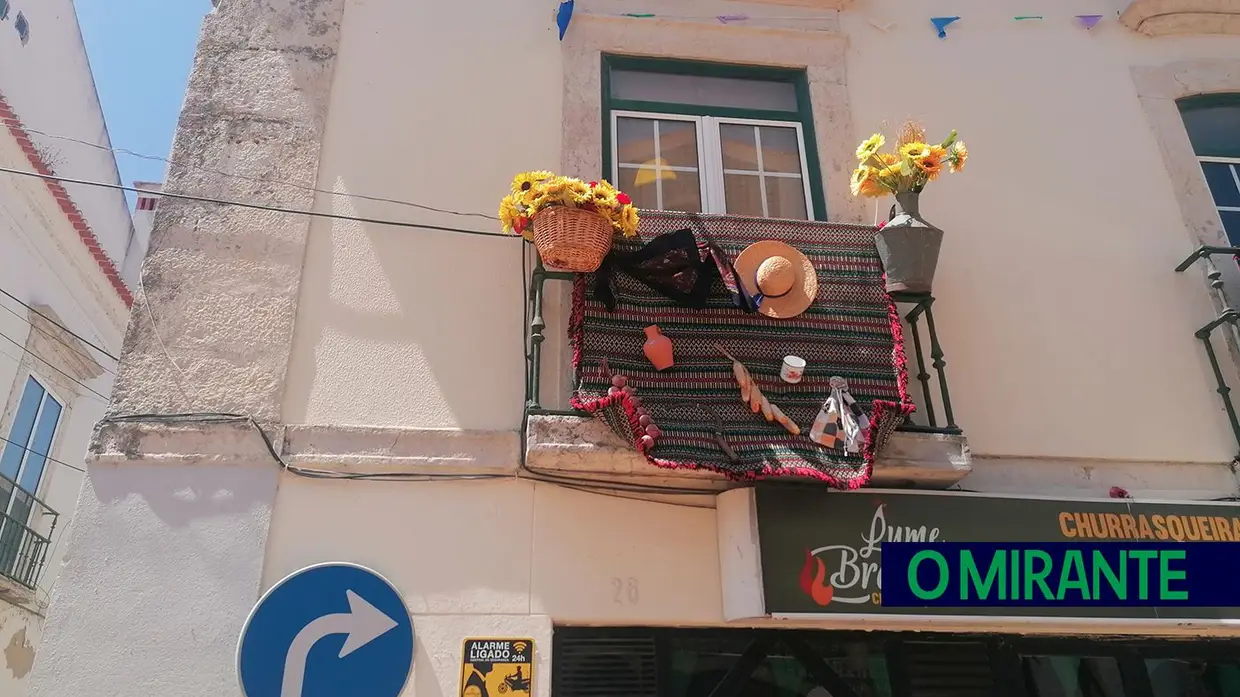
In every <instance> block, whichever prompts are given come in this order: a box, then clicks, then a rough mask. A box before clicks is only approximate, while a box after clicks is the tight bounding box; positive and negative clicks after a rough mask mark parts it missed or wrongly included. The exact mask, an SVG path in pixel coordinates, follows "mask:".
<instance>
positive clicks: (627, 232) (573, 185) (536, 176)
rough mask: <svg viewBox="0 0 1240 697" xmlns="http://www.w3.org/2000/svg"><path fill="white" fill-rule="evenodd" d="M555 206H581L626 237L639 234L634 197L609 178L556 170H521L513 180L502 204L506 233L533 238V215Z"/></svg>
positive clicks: (500, 209)
mask: <svg viewBox="0 0 1240 697" xmlns="http://www.w3.org/2000/svg"><path fill="white" fill-rule="evenodd" d="M555 207H565V208H578V209H581V210H585V211H589V212H592V213H595V214H597V215H598V216H599V217H601V218H603V219H604V220H606V221H607V222H608V223H609V224H610V225H611V228H612V230H613V231H615V232H619V233H620V234H622V235H624V236H625V237H633V236H635V235H636V234H637V209H636V208H634V207H633V199H631V198H629V196H628V194H626V193H624V192H623V191H620V190H619V189H617V188H616V187H614V186H612V185H611V184H609V183H608V182H606V181H603V180H600V181H591V182H587V181H582V180H580V179H574V178H572V177H562V176H558V175H556V174H555V173H553V172H546V171H534V172H522V173H521V174H518V175H517V176H516V177H514V178H513V180H512V192H511V193H509V194H508V195H507V196H505V197H504V198H503V200H501V201H500V203H499V219H500V222H501V223H502V224H503V226H504V232H512V233H514V234H517V235H521V236H522V237H524V238H525V239H527V240H532V239H533V227H534V226H533V221H534V217H535V216H536V215H538V214H539V213H540V212H542V211H544V210H546V209H548V208H555Z"/></svg>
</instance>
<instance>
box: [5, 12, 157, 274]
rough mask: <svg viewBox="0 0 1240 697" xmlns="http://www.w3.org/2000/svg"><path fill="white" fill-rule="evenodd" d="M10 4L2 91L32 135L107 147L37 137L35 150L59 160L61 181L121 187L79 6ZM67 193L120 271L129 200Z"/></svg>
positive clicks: (78, 190)
mask: <svg viewBox="0 0 1240 697" xmlns="http://www.w3.org/2000/svg"><path fill="white" fill-rule="evenodd" d="M10 4H11V5H12V9H11V11H10V13H9V19H8V20H7V21H5V22H0V91H3V93H4V95H5V97H6V98H7V99H8V100H9V104H10V105H11V106H12V107H13V110H14V111H16V112H17V114H18V116H19V117H21V119H22V122H23V123H24V124H25V125H26V126H27V127H29V128H32V129H36V130H39V131H43V132H44V133H50V134H53V135H57V136H68V137H70V138H74V139H77V140H82V141H86V142H87V143H90V144H93V145H94V146H102V147H92V146H91V145H84V144H81V143H75V142H72V141H69V140H64V139H61V138H49V137H47V136H44V135H40V134H31V140H33V141H34V143H35V144H36V145H38V146H41V147H43V148H46V150H47V151H48V152H50V153H52V154H53V155H54V157H53V158H52V159H53V160H55V161H53V162H49V163H48V164H49V165H51V166H52V168H53V170H54V171H55V172H56V173H57V174H60V175H62V176H66V177H72V178H74V179H88V180H92V181H102V182H107V183H110V184H120V183H121V179H120V173H119V171H118V170H117V168H116V158H115V157H114V155H113V154H112V153H111V152H110V151H109V150H108V149H107V148H111V147H112V144H111V140H110V139H109V138H108V129H107V126H106V124H105V123H104V120H103V112H102V111H101V109H100V106H99V98H98V95H97V94H96V92H95V80H94V76H93V75H92V74H91V71H90V63H89V62H88V60H87V57H86V48H85V46H84V45H83V43H82V35H81V32H80V31H79V28H78V23H77V14H76V13H75V12H74V9H73V0H37V2H36V1H35V0H12V2H11V3H10ZM18 12H22V13H23V14H25V15H26V19H27V20H28V21H29V22H30V41H29V42H28V43H27V44H26V45H25V46H23V45H22V43H21V40H20V39H19V38H18V35H17V30H16V29H14V28H13V22H14V21H15V20H16V18H17V13H18ZM18 162H19V164H18V166H19V167H20V168H22V169H29V166H28V165H27V163H26V161H25V160H24V159H23V160H20V161H18ZM10 164H11V163H10ZM5 176H6V177H8V176H9V175H5ZM65 188H66V189H67V190H68V191H69V195H70V196H71V197H72V198H73V202H74V203H76V204H77V205H78V208H79V209H80V210H81V211H82V216H83V217H84V218H86V220H87V222H89V223H90V225H91V228H92V229H94V231H95V235H96V236H98V238H99V244H100V246H102V247H103V249H104V251H105V252H106V253H107V254H108V256H109V257H111V258H112V260H113V261H115V262H116V265H117V267H118V268H119V267H120V265H121V263H122V262H123V261H124V260H125V251H126V248H127V247H128V245H129V241H130V236H131V235H132V226H131V225H130V222H129V210H128V206H127V205H126V203H125V195H124V193H123V192H121V191H115V190H111V189H102V188H99V187H86V186H77V185H73V184H66V185H65Z"/></svg>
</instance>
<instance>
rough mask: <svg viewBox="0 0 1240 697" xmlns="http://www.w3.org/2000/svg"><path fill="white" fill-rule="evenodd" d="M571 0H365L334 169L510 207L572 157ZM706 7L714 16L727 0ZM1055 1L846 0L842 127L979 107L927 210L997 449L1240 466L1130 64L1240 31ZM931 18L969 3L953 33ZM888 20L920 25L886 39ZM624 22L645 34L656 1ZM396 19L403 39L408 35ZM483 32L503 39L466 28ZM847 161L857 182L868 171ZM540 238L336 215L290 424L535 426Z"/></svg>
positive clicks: (955, 123)
mask: <svg viewBox="0 0 1240 697" xmlns="http://www.w3.org/2000/svg"><path fill="white" fill-rule="evenodd" d="M554 5H555V3H554V2H540V3H538V4H536V5H535V6H532V7H531V6H529V5H528V4H526V3H508V2H495V3H490V4H487V5H485V6H482V5H473V4H467V3H464V4H463V3H448V4H442V3H441V4H431V5H426V4H420V3H413V4H410V3H393V2H376V1H374V0H370V1H367V0H352V1H351V2H349V4H348V6H347V9H346V11H345V17H344V22H343V29H342V31H343V38H342V43H341V49H340V57H339V63H338V65H337V70H336V75H335V82H334V88H333V92H332V100H331V110H330V116H329V122H328V129H327V136H326V142H325V145H324V155H323V162H322V166H321V169H320V180H319V185H320V187H325V188H333V189H335V190H337V191H341V192H351V193H361V194H367V195H372V196H385V197H393V198H399V199H403V200H407V201H416V202H421V203H427V204H431V205H436V206H439V207H445V208H452V209H457V210H463V211H481V212H486V213H490V212H491V211H492V209H493V208H494V207H495V202H496V201H497V200H498V197H499V196H500V195H501V194H502V193H503V191H504V185H505V183H506V181H507V179H508V178H509V177H510V176H511V175H512V174H513V173H514V172H516V171H518V170H522V169H529V168H535V167H555V165H556V163H558V162H560V161H561V159H560V155H561V152H560V142H559V131H560V109H561V97H560V93H561V86H560V84H559V76H560V75H561V72H562V68H563V66H562V58H561V53H560V46H559V44H558V42H557V41H556V37H555V29H554V24H553V22H552V19H551V16H552V12H553V10H554ZM596 6H597V7H603V8H605V9H607V10H608V11H618V10H617V9H616V7H614V3H611V4H604V0H596V1H595V2H584V3H583V2H579V3H578V10H579V11H581V12H583V13H584V12H589V11H590V10H591V8H592V7H596ZM694 7H695V8H697V9H695V14H696V13H697V12H699V11H700V12H701V13H702V14H704V15H712V14H714V13H715V10H718V12H719V13H724V12H725V11H726V10H727V3H722V2H720V3H718V4H717V5H712V4H711V3H709V2H699V3H696V4H695V5H694ZM761 7H762V6H761V5H759V10H753V9H752V8H750V7H749V6H748V5H747V6H746V9H747V10H750V13H751V14H756V13H757V12H758V11H760V10H761ZM764 11H765V12H766V13H767V14H771V15H779V14H781V13H783V14H787V12H789V10H787V9H785V10H780V9H779V6H776V5H770V6H767V7H766V9H765V10H764ZM797 11H798V12H805V10H797ZM1028 11H1029V8H1028V7H1027V3H1026V4H1022V3H1020V2H1018V1H1017V0H1000V1H998V2H994V1H991V0H953V2H950V3H949V4H948V5H945V6H936V7H935V8H934V9H933V13H931V11H930V10H929V9H928V8H917V7H914V6H912V5H909V4H908V3H902V2H899V1H898V0H870V1H868V2H865V3H859V4H857V5H856V6H855V7H853V8H852V9H849V10H847V11H844V12H842V13H841V14H840V16H839V23H840V26H841V27H842V31H843V32H844V33H845V34H846V35H847V38H848V42H849V49H848V53H847V89H848V94H849V98H850V101H851V105H852V122H853V124H855V126H854V128H855V129H856V132H855V133H847V132H842V131H841V130H840V129H838V128H833V129H825V128H823V129H820V132H819V138H820V139H830V138H838V139H843V140H845V141H847V143H848V144H849V146H848V147H849V148H851V147H852V145H851V144H853V143H855V142H857V141H858V140H859V139H860V138H861V137H862V136H863V135H866V134H868V133H869V132H870V131H871V130H873V128H874V127H876V126H879V125H881V124H882V123H884V122H886V123H887V124H888V125H889V126H891V127H895V126H898V124H899V122H900V121H901V120H902V119H903V118H905V117H910V116H911V117H917V118H919V119H921V120H923V121H924V122H925V124H926V125H927V127H928V128H929V129H930V131H931V132H932V133H933V134H939V133H943V134H945V133H946V132H947V131H948V130H949V129H950V128H953V127H955V128H957V129H959V131H960V133H961V135H962V137H963V138H964V139H965V140H966V141H967V142H968V143H969V144H970V146H971V150H972V153H973V158H972V160H971V161H970V163H969V166H968V169H967V171H966V173H965V174H964V175H963V176H956V177H946V178H945V180H943V181H941V182H937V183H936V184H935V185H934V186H933V187H932V188H931V189H930V190H929V191H928V192H927V194H926V195H925V196H924V197H923V210H924V212H925V214H926V215H927V217H929V219H930V220H932V221H934V222H936V223H938V224H939V225H941V226H942V227H943V228H945V229H946V230H947V231H948V237H947V241H946V244H945V248H944V250H943V254H942V260H941V264H940V270H939V275H938V280H937V288H936V295H937V296H938V298H939V301H938V302H937V303H936V305H935V309H936V314H937V319H938V323H939V327H938V328H939V333H940V337H941V338H942V341H943V345H944V348H945V351H946V357H947V361H948V375H949V377H950V385H951V388H952V396H953V403H954V406H955V407H956V414H957V420H958V422H959V423H960V424H962V426H963V427H964V428H965V430H966V433H967V435H968V436H969V438H970V442H971V445H972V447H973V449H974V452H975V453H977V454H980V455H994V456H1011V455H1020V456H1035V457H1082V458H1103V459H1117V460H1150V461H1167V460H1171V461H1189V462H1194V461H1196V462H1222V461H1226V460H1229V459H1230V458H1231V457H1232V455H1233V454H1234V451H1235V447H1236V444H1235V442H1234V440H1233V438H1232V436H1231V434H1230V431H1229V430H1228V428H1227V424H1226V421H1225V419H1224V416H1223V414H1222V410H1221V407H1220V404H1219V402H1218V398H1217V395H1216V394H1215V393H1214V391H1213V389H1214V387H1213V379H1212V377H1211V375H1210V374H1209V369H1208V366H1207V364H1206V361H1205V358H1204V354H1203V352H1202V351H1201V348H1200V345H1199V343H1198V342H1196V340H1195V339H1194V338H1193V336H1192V332H1193V331H1194V330H1195V329H1196V328H1197V327H1198V326H1200V325H1201V324H1203V323H1204V322H1205V321H1206V320H1207V319H1208V318H1209V317H1210V315H1211V310H1210V307H1209V304H1208V302H1207V298H1206V294H1205V291H1204V288H1203V285H1202V283H1201V281H1200V278H1199V275H1193V274H1182V275H1176V274H1175V273H1173V268H1174V266H1175V265H1176V264H1177V263H1178V262H1179V261H1180V260H1181V259H1182V258H1183V257H1184V256H1186V255H1187V253H1188V251H1190V249H1191V243H1190V241H1189V239H1188V236H1187V234H1186V233H1185V231H1184V229H1183V224H1182V221H1181V217H1180V213H1179V210H1178V209H1177V204H1176V200H1175V198H1174V196H1173V191H1172V188H1171V186H1172V184H1171V180H1170V178H1169V176H1168V174H1167V172H1166V170H1165V167H1164V165H1163V164H1162V162H1161V160H1160V158H1159V155H1158V152H1157V145H1156V143H1155V140H1154V138H1153V135H1152V133H1151V131H1150V126H1149V124H1148V122H1147V120H1146V119H1145V116H1144V115H1143V112H1142V111H1141V109H1140V107H1139V105H1138V102H1137V98H1136V94H1135V90H1134V87H1133V83H1132V78H1131V75H1130V69H1131V68H1132V67H1133V66H1135V65H1157V64H1162V63H1164V62H1169V61H1172V60H1181V59H1186V58H1191V57H1219V56H1234V55H1235V42H1234V39H1232V38H1227V37H1181V38H1161V39H1157V40H1151V39H1148V38H1145V37H1141V36H1139V35H1136V34H1134V33H1132V32H1130V31H1128V30H1127V29H1125V28H1123V27H1122V26H1121V25H1119V24H1118V23H1117V22H1116V21H1114V20H1113V19H1112V18H1113V17H1114V8H1111V7H1110V6H1109V4H1108V2H1106V1H1102V0H1099V1H1097V2H1095V4H1094V5H1088V4H1087V5H1082V6H1077V7H1073V8H1071V10H1070V11H1069V10H1062V11H1059V12H1052V10H1051V9H1047V10H1046V12H1047V14H1046V18H1045V19H1044V20H1043V21H1040V22H1039V21H1034V22H1015V21H1013V19H1012V17H1013V16H1014V15H1018V14H1025V13H1028ZM824 12H826V11H824ZM1089 12H1096V13H1099V14H1103V15H1104V16H1105V18H1104V20H1103V21H1102V23H1100V24H1099V25H1098V26H1097V27H1096V28H1095V29H1094V30H1093V31H1092V32H1087V31H1085V30H1084V29H1082V28H1081V27H1079V26H1078V25H1077V24H1076V23H1075V22H1074V21H1073V20H1072V15H1074V14H1078V13H1089ZM930 14H943V15H952V14H955V15H960V16H961V17H963V19H962V20H960V21H959V22H957V23H956V24H954V25H952V26H951V27H950V28H949V29H948V34H949V38H948V39H947V40H939V39H938V38H937V37H936V36H935V32H934V30H933V28H932V27H931V25H930V22H929V17H930ZM590 19H591V18H579V19H578V20H576V23H575V24H574V27H576V28H578V29H579V30H580V27H581V26H582V24H581V22H584V21H590ZM871 20H874V21H875V22H878V23H880V24H882V23H894V25H893V26H891V27H890V28H889V31H887V32H886V33H884V32H883V31H881V30H879V29H877V28H875V26H874V25H873V23H872V22H871ZM707 21H709V20H707ZM594 22H595V23H598V20H594ZM611 24H614V25H615V26H616V28H615V30H614V31H615V32H616V34H615V35H616V37H618V38H620V39H623V37H624V36H625V34H624V32H631V31H640V26H641V21H639V20H634V21H632V22H625V21H613V22H611ZM828 25H829V23H828ZM391 27H399V28H400V29H399V32H400V40H385V39H384V38H383V37H384V36H386V32H388V31H391V30H390V29H389V28H391ZM465 27H468V32H469V36H470V41H471V42H472V43H474V44H475V45H478V46H494V47H495V49H494V51H493V52H486V51H476V50H470V51H462V50H459V44H460V40H461V39H460V37H461V32H463V31H465ZM569 31H570V33H571V32H572V31H573V27H570V29H569ZM685 36H686V37H690V38H692V40H691V41H690V40H688V38H687V39H686V41H685V42H675V41H669V42H665V43H666V44H667V45H666V46H665V47H664V48H665V50H666V53H667V55H673V56H674V55H690V56H692V55H695V54H699V55H700V54H704V53H705V51H704V49H703V50H699V49H702V48H703V47H701V46H698V45H697V44H695V43H693V42H694V41H706V40H709V41H711V42H712V43H713V44H714V45H717V44H718V43H719V42H722V41H727V40H729V37H732V39H731V40H735V41H745V42H755V44H763V43H765V44H767V45H771V46H774V45H776V44H777V43H779V42H781V41H783V39H784V37H783V36H781V34H780V32H778V31H769V30H768V31H745V30H742V29H736V30H735V31H734V32H733V33H732V34H728V32H727V31H718V32H713V33H710V34H701V33H696V34H692V35H691V34H690V33H689V32H686V34H685ZM740 37H743V38H740ZM823 40H824V41H825V40H827V39H826V38H824V39H823ZM620 45H624V44H623V43H621V44H620ZM755 51H756V52H757V53H761V51H760V50H756V49H746V51H745V53H754V52H755ZM643 52H648V51H647V50H643ZM715 52H717V51H715ZM448 56H451V59H447V58H446V57H448ZM393 65H396V66H407V67H408V69H402V70H388V69H386V68H387V66H393ZM430 65H434V69H433V70H429V69H421V68H420V67H419V66H430ZM588 69H596V68H595V67H594V66H593V65H591V66H590V67H589V68H588ZM589 98H591V99H593V98H594V97H593V96H590V97H589ZM815 107H816V110H817V111H820V112H821V110H822V108H823V105H821V104H816V105H815ZM375 133H383V134H385V137H384V138H375V137H373V136H374V134H375ZM599 147H601V144H600V145H599ZM586 159H589V158H586ZM568 161H575V159H574V158H569V159H568ZM824 171H826V172H827V180H826V187H827V189H828V193H827V198H828V199H831V198H833V195H834V193H837V191H836V190H841V189H845V188H846V187H847V182H846V181H845V179H844V175H839V174H833V173H832V172H831V168H830V167H828V166H824ZM573 174H585V175H592V174H593V173H591V172H584V173H578V172H574V173H573ZM889 203H890V202H889V201H883V202H882V204H881V208H884V209H885V208H886V207H887V206H888V205H889ZM318 207H319V208H320V209H321V210H332V211H335V212H341V213H350V214H356V215H363V216H373V217H381V218H396V219H401V220H417V221H425V222H432V223H439V224H449V225H459V226H463V227H470V228H477V229H485V230H494V229H496V225H495V223H494V222H489V221H486V220H481V219H476V218H459V217H452V216H443V215H437V214H431V213H427V212H425V211H418V210H414V209H409V208H407V207H401V206H396V205H392V204H380V203H375V202H371V201H363V200H357V199H349V198H346V197H330V196H319V197H318ZM865 210H866V211H867V213H866V215H867V217H868V216H869V215H870V214H871V213H872V209H871V208H870V207H869V206H868V205H867V206H866V207H865ZM839 215H850V214H848V211H842V212H841V213H839ZM517 256H518V250H517V245H516V244H513V243H507V242H505V241H504V240H493V239H486V238H473V237H464V236H459V235H451V234H448V233H440V232H432V231H421V230H409V229H399V228H389V227H383V226H378V225H370V224H353V223H345V222H339V221H336V222H330V221H317V222H316V223H315V224H314V227H313V229H312V232H311V236H310V243H309V248H308V253H307V259H306V267H305V282H304V283H303V284H302V286H301V288H302V291H301V299H300V303H301V304H300V306H299V309H298V313H299V314H298V323H297V330H296V338H295V341H294V347H293V357H292V361H291V364H290V369H289V389H288V392H287V396H286V400H285V406H284V415H285V418H286V420H288V421H290V422H294V423H297V422H308V423H344V424H365V425H385V426H408V427H427V426H429V427H465V428H515V427H516V425H517V424H518V422H519V409H520V403H521V394H522V371H521V363H520V354H519V353H518V349H517V348H516V347H517V344H518V341H519V338H520V331H521V327H520V321H521V320H520V314H519V310H518V309H517V308H518V306H519V305H520V303H521V300H520V298H519V297H518V296H519V294H520V280H519V277H518V271H517V266H518V262H517ZM553 326H554V324H553ZM559 340H560V337H559V336H556V335H550V337H549V341H548V343H549V344H550V343H552V342H557V341H559ZM548 401H550V402H554V400H552V399H550V398H548ZM1155 422H1156V423H1158V426H1147V425H1145V424H1152V423H1155Z"/></svg>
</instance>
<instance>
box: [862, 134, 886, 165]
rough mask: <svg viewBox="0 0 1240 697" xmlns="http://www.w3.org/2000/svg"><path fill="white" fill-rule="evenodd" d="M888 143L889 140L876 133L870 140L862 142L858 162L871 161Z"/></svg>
mask: <svg viewBox="0 0 1240 697" xmlns="http://www.w3.org/2000/svg"><path fill="white" fill-rule="evenodd" d="M886 143H887V139H886V138H884V137H883V134H881V133H875V134H874V135H872V136H870V137H869V138H866V139H865V140H864V141H862V142H861V145H858V146H857V161H858V162H865V161H866V160H868V159H870V158H871V157H873V156H874V154H875V153H877V152H878V150H879V148H881V147H883V146H884V145H886Z"/></svg>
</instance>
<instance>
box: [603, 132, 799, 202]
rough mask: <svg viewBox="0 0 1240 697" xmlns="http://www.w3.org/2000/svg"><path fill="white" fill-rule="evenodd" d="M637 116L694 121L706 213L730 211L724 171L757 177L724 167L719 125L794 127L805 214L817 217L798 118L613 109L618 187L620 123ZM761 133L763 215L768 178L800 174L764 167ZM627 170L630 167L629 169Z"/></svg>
mask: <svg viewBox="0 0 1240 697" xmlns="http://www.w3.org/2000/svg"><path fill="white" fill-rule="evenodd" d="M621 117H624V118H637V119H647V120H652V121H656V122H657V121H683V122H687V123H693V124H694V125H695V127H696V129H697V139H698V149H697V151H698V169H697V173H698V183H699V186H700V187H701V191H700V196H701V201H702V212H703V213H716V214H727V213H728V206H727V197H726V196H725V194H724V188H723V176H724V174H744V175H747V176H753V175H754V174H755V172H752V171H749V170H725V169H724V168H723V144H722V142H721V139H720V137H719V127H720V126H724V125H736V126H773V127H776V128H792V129H794V130H795V131H796V134H797V150H798V154H799V155H800V165H801V174H800V179H801V186H802V189H803V190H804V193H805V216H806V220H814V219H815V218H814V200H813V197H812V196H810V181H809V162H808V159H807V157H806V153H805V133H804V131H803V130H802V128H801V124H800V123H799V122H797V121H773V120H767V119H741V118H731V117H723V116H694V115H691V114H664V113H659V112H653V111H625V110H612V112H611V123H610V128H611V180H612V182H613V183H615V184H616V185H617V186H619V181H620V157H619V151H620V144H619V142H618V141H619V139H618V138H617V135H618V133H617V124H618V120H619V119H620V118H621ZM655 129H656V130H655V136H656V137H655V153H654V157H655V160H656V161H657V160H658V159H659V154H660V153H659V139H658V137H657V136H658V125H657V123H656V125H655ZM760 134H761V132H760V131H759V132H757V133H755V134H754V142H755V144H756V145H757V147H758V160H759V161H758V167H759V170H758V172H756V174H757V176H758V177H759V182H760V184H762V186H763V189H762V213H763V217H769V216H768V215H767V200H766V187H765V183H766V182H765V181H764V180H765V178H766V177H771V176H774V177H779V178H785V179H793V178H796V175H793V174H789V173H782V172H766V171H763V170H762V169H761V167H762V162H761V160H762V140H761V135H760ZM626 169H627V168H626ZM659 169H667V170H670V171H673V172H678V171H683V172H690V171H692V169H691V168H689V167H685V166H679V167H674V166H668V167H660V168H659ZM656 193H657V196H656V205H658V207H659V209H660V210H661V209H662V208H663V190H662V188H658V189H656Z"/></svg>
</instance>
